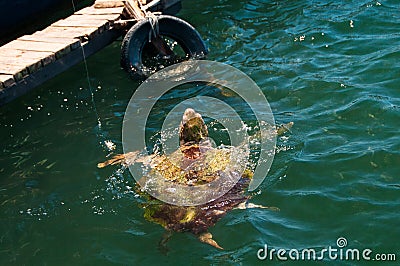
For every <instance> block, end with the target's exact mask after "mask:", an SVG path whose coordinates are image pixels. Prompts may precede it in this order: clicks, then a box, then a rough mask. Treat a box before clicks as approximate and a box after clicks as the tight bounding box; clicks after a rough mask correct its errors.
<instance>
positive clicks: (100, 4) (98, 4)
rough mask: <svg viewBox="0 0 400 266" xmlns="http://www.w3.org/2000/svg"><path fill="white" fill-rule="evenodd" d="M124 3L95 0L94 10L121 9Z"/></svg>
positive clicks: (110, 0)
mask: <svg viewBox="0 0 400 266" xmlns="http://www.w3.org/2000/svg"><path fill="white" fill-rule="evenodd" d="M123 6H124V1H112V0H97V1H96V2H95V3H94V7H95V8H112V7H123Z"/></svg>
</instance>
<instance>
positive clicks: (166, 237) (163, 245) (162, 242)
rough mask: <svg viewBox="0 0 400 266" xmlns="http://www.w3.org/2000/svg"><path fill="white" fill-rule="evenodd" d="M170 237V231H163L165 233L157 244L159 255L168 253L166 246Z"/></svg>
mask: <svg viewBox="0 0 400 266" xmlns="http://www.w3.org/2000/svg"><path fill="white" fill-rule="evenodd" d="M171 236H172V231H170V230H167V231H165V233H164V234H163V236H162V238H161V240H160V242H159V243H158V248H159V249H160V251H161V253H164V254H167V253H168V251H169V250H168V246H167V243H168V241H169V240H170V238H171Z"/></svg>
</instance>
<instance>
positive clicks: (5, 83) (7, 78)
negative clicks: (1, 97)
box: [0, 74, 15, 89]
mask: <svg viewBox="0 0 400 266" xmlns="http://www.w3.org/2000/svg"><path fill="white" fill-rule="evenodd" d="M14 84H15V80H14V77H13V75H6V74H0V88H1V89H4V88H7V87H11V86H12V85H14Z"/></svg>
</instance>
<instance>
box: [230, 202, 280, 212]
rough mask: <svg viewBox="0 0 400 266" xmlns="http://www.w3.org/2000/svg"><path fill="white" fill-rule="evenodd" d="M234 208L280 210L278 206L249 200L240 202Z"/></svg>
mask: <svg viewBox="0 0 400 266" xmlns="http://www.w3.org/2000/svg"><path fill="white" fill-rule="evenodd" d="M235 209H239V210H245V209H268V210H271V211H280V210H279V208H278V207H268V206H263V205H258V204H254V203H251V202H242V203H240V204H239V205H237V206H236V207H235Z"/></svg>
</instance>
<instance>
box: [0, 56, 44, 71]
mask: <svg viewBox="0 0 400 266" xmlns="http://www.w3.org/2000/svg"><path fill="white" fill-rule="evenodd" d="M0 64H1V66H0V69H3V67H4V66H15V67H18V66H21V67H25V68H26V69H28V73H27V74H30V73H33V72H36V71H37V70H38V69H39V68H41V67H42V62H41V61H40V60H37V59H32V58H22V57H16V58H11V57H3V58H1V60H0ZM6 74H13V73H6Z"/></svg>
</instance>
